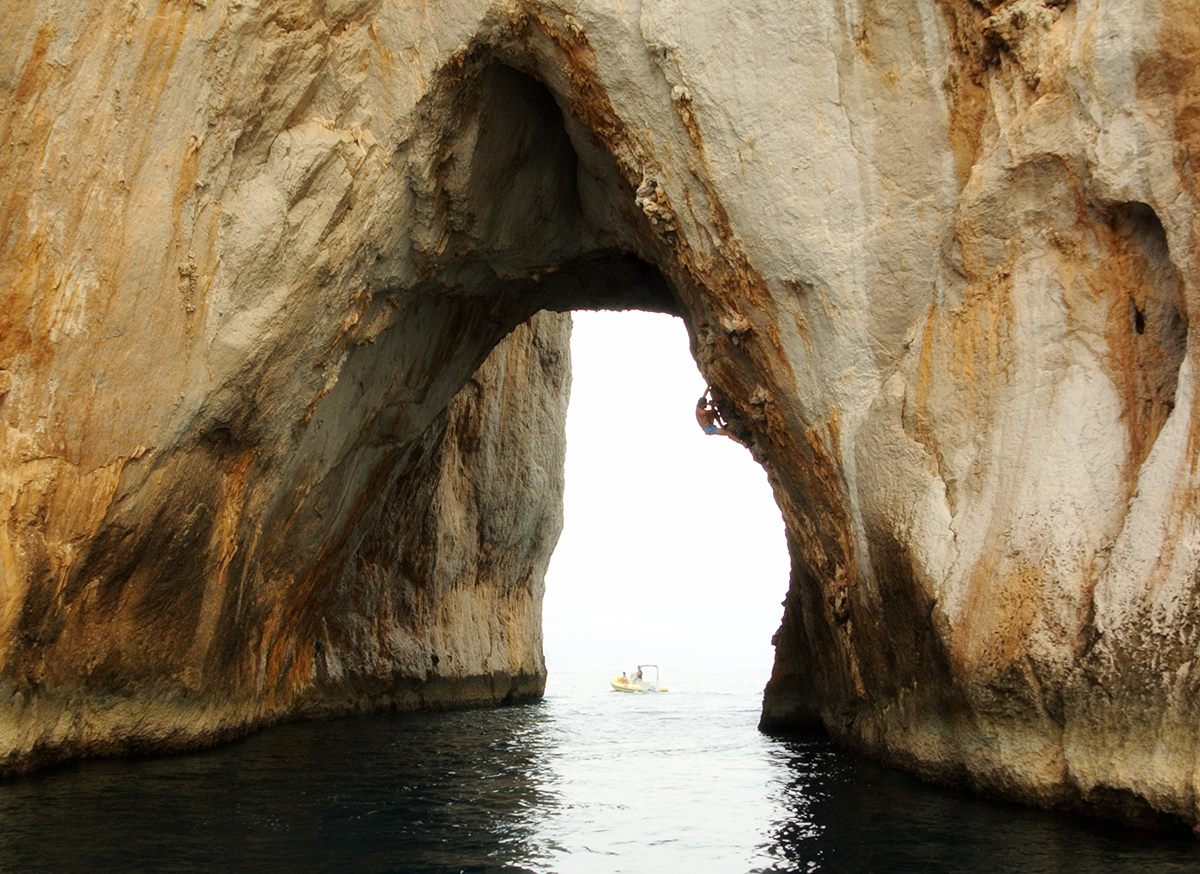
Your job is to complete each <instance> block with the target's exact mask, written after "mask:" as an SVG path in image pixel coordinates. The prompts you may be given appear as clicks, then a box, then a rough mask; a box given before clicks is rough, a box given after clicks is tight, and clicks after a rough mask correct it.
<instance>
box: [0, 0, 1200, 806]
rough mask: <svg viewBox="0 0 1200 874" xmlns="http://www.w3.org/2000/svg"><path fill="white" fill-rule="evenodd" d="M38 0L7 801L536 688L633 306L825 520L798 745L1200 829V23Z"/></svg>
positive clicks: (5, 279) (948, 3)
mask: <svg viewBox="0 0 1200 874" xmlns="http://www.w3.org/2000/svg"><path fill="white" fill-rule="evenodd" d="M10 5H11V6H13V8H11V9H8V10H6V17H7V22H6V30H7V33H8V35H9V38H8V39H6V40H5V47H4V48H3V49H2V50H0V95H2V99H3V104H2V106H0V110H2V114H0V132H2V136H0V148H2V151H0V195H2V200H0V247H2V248H0V287H2V288H3V289H4V298H3V301H2V305H0V443H2V445H3V457H2V459H0V522H2V523H3V524H2V525H0V571H2V573H3V578H2V579H0V599H2V600H0V757H2V758H3V763H4V767H5V768H6V769H7V770H22V769H26V768H29V767H32V766H35V765H37V764H39V763H42V762H46V761H52V760H57V759H61V758H64V757H72V756H78V755H86V754H93V753H109V752H115V751H121V750H127V749H138V748H154V749H169V748H179V747H184V746H188V745H191V744H200V743H208V742H211V741H212V740H214V739H216V738H219V737H222V736H228V735H232V734H236V733H239V732H243V731H245V730H247V729H248V728H250V727H252V726H255V725H258V724H262V723H265V722H270V721H273V720H277V719H280V718H284V717H290V716H294V715H304V714H320V713H330V712H345V711H350V710H355V709H367V708H375V707H383V706H399V707H414V706H438V705H444V704H450V703H487V702H498V701H503V700H514V699H520V698H527V697H531V696H536V695H537V694H539V693H540V691H541V689H542V686H543V683H544V678H545V667H544V663H543V660H542V654H541V630H540V602H541V593H542V585H543V582H542V578H543V573H544V570H545V567H546V563H547V561H548V559H549V555H550V552H551V550H552V548H553V545H554V542H555V540H556V537H557V534H558V530H559V527H560V525H561V488H562V483H561V477H562V453H563V437H562V423H563V417H564V413H565V404H566V397H567V390H568V363H567V351H566V341H567V336H568V323H567V319H568V318H569V317H568V316H566V315H562V313H565V312H566V311H569V310H571V309H577V308H637V309H650V310H657V311H663V312H671V313H675V314H678V315H680V316H682V317H683V319H684V320H685V322H686V324H687V326H688V330H689V332H690V335H691V339H692V348H693V351H694V354H695V357H696V360H697V362H698V364H699V365H700V367H701V369H702V371H703V372H704V373H705V375H706V376H707V377H708V378H709V380H710V381H711V382H712V383H713V384H714V385H715V386H717V387H718V388H719V389H720V390H721V392H722V393H723V395H724V396H725V398H726V406H727V409H726V413H727V415H728V418H729V419H730V420H731V423H732V427H733V428H734V429H735V430H736V431H737V432H738V433H739V434H740V435H741V436H743V437H744V439H745V440H746V442H747V443H748V444H749V446H750V448H751V451H752V452H753V454H754V456H755V458H756V459H758V460H759V461H760V462H761V463H762V464H763V465H764V466H765V467H766V469H767V472H768V474H769V476H770V479H771V483H772V486H773V488H774V491H775V495H776V499H777V500H778V502H779V505H780V507H781V509H782V511H783V515H784V520H785V523H786V527H787V532H788V546H789V549H790V553H791V556H792V579H791V583H790V588H789V590H788V593H787V601H786V605H785V614H784V618H783V624H782V626H781V628H780V631H779V634H778V636H777V638H776V645H777V658H776V665H775V671H774V675H773V677H772V680H771V683H770V685H769V687H768V689H767V693H766V698H765V702H764V711H763V724H764V726H766V727H769V728H788V727H797V726H803V725H820V726H823V727H824V728H826V729H827V730H829V731H830V732H832V733H833V735H834V736H835V737H837V738H838V739H840V740H841V741H843V742H844V743H846V744H848V745H851V746H854V747H856V748H858V749H861V750H864V751H867V752H869V753H871V754H873V755H875V756H878V757H880V758H882V759H884V760H886V761H889V762H892V763H895V764H900V765H902V766H905V767H908V768H910V769H912V770H914V771H916V772H918V773H921V774H923V775H925V776H928V777H932V778H935V779H941V780H945V781H956V782H962V783H967V784H970V785H973V786H975V787H977V788H980V789H982V790H986V791H991V792H996V793H1001V794H1005V795H1007V796H1010V797H1015V798H1019V799H1023V800H1026V801H1031V802H1034V803H1039V804H1046V805H1059V806H1071V807H1076V808H1081V809H1085V810H1089V811H1092V812H1096V813H1102V814H1109V815H1117V816H1121V817H1124V818H1127V819H1134V820H1140V821H1148V820H1157V821H1176V822H1182V823H1194V822H1196V821H1197V820H1200V801H1198V800H1197V786H1198V784H1200V769H1198V763H1197V753H1198V752H1200V737H1198V732H1200V727H1198V726H1200V723H1197V721H1196V719H1195V714H1196V713H1197V705H1198V704H1200V690H1198V684H1200V673H1197V674H1193V668H1194V666H1195V658H1196V655H1197V631H1198V629H1197V615H1198V614H1197V609H1196V607H1197V604H1196V601H1197V581H1196V567H1197V554H1198V551H1200V535H1198V533H1197V524H1196V523H1197V512H1196V506H1195V497H1194V496H1195V495H1196V494H1198V492H1197V488H1196V487H1197V485H1198V483H1197V478H1198V474H1197V472H1196V469H1197V465H1196V461H1197V455H1198V449H1197V444H1196V440H1195V437H1194V431H1195V424H1194V423H1195V419H1196V416H1195V413H1194V407H1195V391H1196V379H1195V373H1194V356H1195V352H1194V348H1193V344H1192V343H1191V332H1190V326H1191V325H1192V324H1195V323H1196V303H1197V287H1196V282H1197V267H1198V264H1197V257H1196V253H1197V251H1198V249H1197V239H1196V235H1197V233H1198V231H1200V224H1198V223H1197V218H1196V215H1197V213H1196V190H1195V166H1196V164H1195V162H1196V161H1197V160H1200V155H1197V148H1198V147H1200V111H1198V110H1197V106H1198V105H1200V102H1198V101H1200V74H1198V73H1197V70H1198V69H1200V27H1198V25H1197V19H1196V16H1195V14H1194V8H1193V6H1192V4H1191V2H1190V0H1160V2H1149V0H1147V2H1144V3H1138V4H1134V5H1135V6H1136V7H1137V9H1136V11H1134V12H1131V8H1130V5H1129V4H1128V3H1126V2H1120V3H1118V2H1115V0H979V2H968V0H886V2H877V3H861V4H860V3H848V4H847V3H828V2H824V0H812V2H800V3H797V2H794V0H787V2H784V0H776V2H772V0H738V2H712V3H705V4H704V6H703V10H702V11H701V10H699V9H697V8H691V7H685V6H684V5H681V4H677V3H672V2H652V0H644V2H640V3H628V4H611V3H604V2H591V0H576V2H571V3H568V2H552V0H541V2H538V0H526V2H518V0H510V2H486V0H454V2H445V3H438V4H426V3H421V2H415V0H338V2H334V0H260V2H239V0H227V2H225V0H210V2H207V3H205V2H198V0H197V2H190V3H185V2H150V0H134V2H131V3H125V4H109V3H99V2H91V3H79V4H68V5H65V6H64V5H55V4H10ZM729 597H736V592H734V591H731V592H730V593H729Z"/></svg>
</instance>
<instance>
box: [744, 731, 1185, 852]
mask: <svg viewBox="0 0 1200 874" xmlns="http://www.w3.org/2000/svg"><path fill="white" fill-rule="evenodd" d="M777 743H778V748H777V755H778V761H779V763H780V764H781V765H782V766H783V767H784V769H785V771H786V773H787V774H788V775H789V776H788V778H787V779H786V780H785V781H781V782H778V783H776V784H775V785H774V786H773V787H772V792H773V795H774V797H775V798H776V800H777V804H778V811H779V814H780V815H779V816H778V818H777V819H776V822H775V825H774V828H773V829H772V832H771V841H772V845H771V847H770V848H769V852H770V854H771V855H772V856H774V857H775V859H776V862H775V863H774V865H768V866H764V868H763V870H768V871H815V870H830V871H913V872H918V871H919V872H939V871H945V872H952V871H1088V872H1094V871H1105V872H1122V871H1128V872H1147V871H1155V872H1169V871H1180V872H1182V871H1192V872H1194V871H1197V870H1200V847H1198V846H1197V845H1196V843H1195V842H1193V841H1191V840H1188V839H1182V838H1180V837H1178V836H1165V835H1161V834H1157V833H1151V832H1141V831H1136V830H1131V829H1123V828H1118V827H1114V826H1112V825H1109V824H1105V823H1097V822H1092V821H1089V820H1084V819H1081V818H1077V817H1069V816H1058V815H1052V814H1048V813H1046V812H1044V811H1038V810H1033V809H1030V808H1026V807H1021V806H1018V805H1009V804H1001V803H995V802H990V801H985V800H982V799H978V798H974V797H971V796H968V795H966V794H963V793H959V792H949V791H945V790H940V789H934V788H932V787H929V786H925V785H923V784H921V783H919V782H917V781H916V780H915V779H914V778H911V777H908V776H907V775H904V774H899V773H896V772H894V771H889V770H886V769H883V768H880V767H878V766H876V765H874V764H872V763H870V762H867V761H863V760H861V759H857V758H853V757H850V756H847V755H845V754H842V753H840V752H838V751H837V750H835V749H834V748H833V747H832V746H831V745H830V744H829V743H828V742H827V741H824V740H790V741H785V742H777Z"/></svg>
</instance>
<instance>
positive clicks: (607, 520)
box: [543, 312, 788, 678]
mask: <svg viewBox="0 0 1200 874" xmlns="http://www.w3.org/2000/svg"><path fill="white" fill-rule="evenodd" d="M571 357H572V369H573V372H574V377H573V384H572V388H571V406H570V411H569V412H568V415H567V470H566V496H565V499H564V503H565V516H566V523H565V527H564V529H563V534H562V538H561V539H560V540H559V543H558V549H557V550H556V551H555V553H554V558H553V560H552V561H551V564H550V570H549V573H548V574H547V579H546V597H545V602H544V608H543V611H544V612H543V628H544V630H545V652H546V662H547V666H548V668H549V669H550V671H551V672H553V671H554V670H556V669H558V670H570V669H578V668H606V669H609V670H612V671H614V672H616V671H618V670H627V669H629V667H630V666H632V665H634V664H636V663H638V662H656V663H658V664H659V665H661V666H662V668H663V671H664V678H665V677H666V676H667V673H668V672H669V671H674V670H683V669H689V668H707V667H719V666H727V667H754V668H762V669H763V670H764V671H765V670H767V669H769V667H770V665H771V660H772V657H773V655H774V651H773V649H772V647H771V645H770V640H771V635H772V634H774V632H775V629H776V628H778V626H779V620H780V617H781V616H782V614H783V608H782V607H781V606H780V604H781V602H782V601H783V597H784V595H785V594H786V592H787V585H788V558H787V548H786V545H785V543H784V534H783V522H782V521H781V519H780V516H779V510H778V508H777V507H776V506H775V502H774V500H773V499H772V497H771V489H770V487H769V486H768V485H767V477H766V474H765V473H764V472H763V470H762V468H760V467H759V466H758V465H757V464H756V463H755V462H754V459H753V458H751V456H750V453H749V451H748V450H746V449H744V448H743V447H741V446H739V445H738V444H736V443H734V442H733V441H732V440H729V439H728V438H725V437H715V436H714V437H707V436H705V435H704V433H703V432H702V431H701V430H700V427H699V425H697V424H696V418H695V412H694V410H695V405H696V399H697V398H698V397H699V396H700V395H701V394H702V393H703V392H704V388H705V383H704V379H703V378H702V377H701V376H700V373H699V371H697V370H696V365H695V363H694V362H693V361H692V357H691V354H690V353H689V351H688V340H687V332H686V330H685V329H684V327H683V323H682V322H681V321H680V320H678V319H676V318H672V317H671V316H663V315H655V314H650V313H588V312H583V313H576V314H575V330H574V334H573V338H572V341H571Z"/></svg>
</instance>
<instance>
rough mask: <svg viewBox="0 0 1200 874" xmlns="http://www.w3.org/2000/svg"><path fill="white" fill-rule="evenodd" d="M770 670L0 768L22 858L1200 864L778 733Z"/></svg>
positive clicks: (596, 866) (179, 865) (491, 864)
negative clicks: (187, 748) (769, 724)
mask: <svg viewBox="0 0 1200 874" xmlns="http://www.w3.org/2000/svg"><path fill="white" fill-rule="evenodd" d="M764 679H765V678H764V677H762V676H759V675H756V674H735V673H729V674H722V675H720V676H718V677H715V678H714V677H713V676H711V675H709V676H699V675H698V676H695V677H670V676H665V677H664V681H670V682H671V684H672V686H673V688H672V691H671V692H670V693H669V694H666V695H660V696H633V695H619V694H616V693H611V692H609V691H608V686H607V677H606V676H605V675H604V673H602V672H601V673H597V674H588V675H585V674H575V675H566V676H557V677H555V678H553V679H552V682H551V685H550V688H549V689H548V695H547V698H546V700H544V701H542V702H540V703H538V704H534V705H528V706H521V707H513V708H507V709H502V710H496V711H477V712H459V713H443V714H416V715H391V716H378V717H368V718H360V719H346V720H338V721H334V722H325V723H311V724H298V725H287V726H281V727H278V728H275V729H271V730H268V731H265V732H262V733H260V734H258V735H255V736H254V737H251V738H248V739H246V740H244V741H241V742H239V743H235V744H232V745H229V746H226V747H223V748H221V749H217V750H212V751H209V752H205V753H199V754H193V755H186V756H174V757H168V758H161V759H147V760H141V761H124V762H122V761H111V762H95V763H90V764H86V765H79V766H74V767H70V768H66V769H62V770H58V771H54V772H52V773H48V774H45V775H42V776H37V777H34V778H30V779H25V780H19V781H13V782H9V783H6V784H0V869H3V870H5V871H55V872H58V871H63V872H69V871H96V870H123V871H124V870H137V871H212V870H227V871H401V872H407V871H411V872H452V871H493V870H495V871H500V870H513V871H520V870H526V871H539V872H540V871H556V872H575V871H579V872H623V871H629V872H634V871H636V872H642V871H645V872H663V871H672V872H673V871H686V872H699V871H705V872H707V871H712V872H747V871H922V872H925V871H1021V872H1026V871H1129V872H1134V871H1136V872H1148V871H1153V872H1160V871H1161V872H1170V871H1200V844H1197V843H1196V842H1193V841H1190V840H1183V839H1177V838H1168V837H1164V836H1161V835H1151V834H1143V833H1139V832H1132V831H1126V830H1122V829H1118V828H1114V827H1111V826H1106V825H1097V824H1093V823H1088V822H1085V821H1081V820H1075V819H1071V818H1066V817H1059V816H1054V815H1050V814H1046V813H1043V812H1038V811H1030V810H1025V809H1023V808H1020V807H1016V806H1009V805H1003V804H994V803H989V802H983V801H978V800H975V799H971V798H968V797H965V796H962V795H958V794H955V793H947V792H943V791H939V790H934V789H930V788H927V787H925V786H922V785H920V784H918V783H916V782H915V781H913V780H911V779H909V778H907V777H905V776H903V775H899V774H894V773H891V772H888V771H885V770H882V769H879V768H876V767H874V766H872V765H870V764H869V763H866V762H862V761H860V760H857V759H855V758H852V757H849V756H846V755H843V754H841V753H839V752H837V751H835V750H833V749H832V748H831V747H830V746H828V745H827V744H825V743H823V742H817V741H785V740H778V739H772V738H768V737H764V736H762V735H761V734H759V733H758V732H757V731H756V729H755V724H756V721H757V716H758V701H759V690H760V688H761V686H762V683H763V681H764Z"/></svg>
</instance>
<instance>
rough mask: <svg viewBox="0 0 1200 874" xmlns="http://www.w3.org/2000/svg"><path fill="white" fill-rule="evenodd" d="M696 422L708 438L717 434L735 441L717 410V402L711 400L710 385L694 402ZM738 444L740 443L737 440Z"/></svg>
mask: <svg viewBox="0 0 1200 874" xmlns="http://www.w3.org/2000/svg"><path fill="white" fill-rule="evenodd" d="M696 421H697V422H699V423H700V428H701V430H703V431H704V433H705V434H707V435H708V436H710V437H711V436H713V435H714V434H719V435H720V436H722V437H729V438H732V439H734V440H737V438H736V437H734V436H733V433H732V432H731V431H730V430H729V429H728V427H727V423H726V422H725V418H724V417H723V416H722V415H721V411H720V410H719V409H718V408H717V402H716V401H715V400H713V390H712V386H711V385H710V386H709V387H708V388H706V389H705V390H704V394H702V395H700V400H698V401H696ZM738 442H739V443H740V442H741V441H740V440H738Z"/></svg>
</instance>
